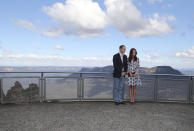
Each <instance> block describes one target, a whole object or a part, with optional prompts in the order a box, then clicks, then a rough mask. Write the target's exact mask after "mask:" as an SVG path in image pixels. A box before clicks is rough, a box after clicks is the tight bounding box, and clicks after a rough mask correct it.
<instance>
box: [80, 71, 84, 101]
mask: <svg viewBox="0 0 194 131" xmlns="http://www.w3.org/2000/svg"><path fill="white" fill-rule="evenodd" d="M83 84H84V83H83V74H82V73H80V101H83V94H84V87H83Z"/></svg>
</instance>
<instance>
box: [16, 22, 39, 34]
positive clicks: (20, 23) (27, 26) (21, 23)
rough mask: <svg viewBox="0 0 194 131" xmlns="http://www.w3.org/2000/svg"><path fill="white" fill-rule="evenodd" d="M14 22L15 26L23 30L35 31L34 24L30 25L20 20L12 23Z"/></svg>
mask: <svg viewBox="0 0 194 131" xmlns="http://www.w3.org/2000/svg"><path fill="white" fill-rule="evenodd" d="M14 22H15V24H16V25H18V26H21V27H23V28H25V29H29V30H34V31H37V28H36V26H35V25H34V24H32V23H31V22H30V21H27V20H22V19H20V20H16V21H14Z"/></svg>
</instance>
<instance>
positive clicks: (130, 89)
mask: <svg viewBox="0 0 194 131" xmlns="http://www.w3.org/2000/svg"><path fill="white" fill-rule="evenodd" d="M129 95H130V102H132V100H133V97H132V86H129Z"/></svg>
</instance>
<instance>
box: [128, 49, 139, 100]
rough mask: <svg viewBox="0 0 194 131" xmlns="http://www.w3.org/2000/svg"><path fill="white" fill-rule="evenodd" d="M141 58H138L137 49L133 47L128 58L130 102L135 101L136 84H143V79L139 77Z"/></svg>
mask: <svg viewBox="0 0 194 131" xmlns="http://www.w3.org/2000/svg"><path fill="white" fill-rule="evenodd" d="M139 66H140V65H139V58H137V50H136V49H135V48H132V49H131V50H130V53H129V58H128V76H129V77H128V86H129V95H130V102H132V103H133V102H134V101H135V100H134V99H135V93H136V86H139V85H141V80H140V78H139Z"/></svg>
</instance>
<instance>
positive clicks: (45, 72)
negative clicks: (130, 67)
mask: <svg viewBox="0 0 194 131" xmlns="http://www.w3.org/2000/svg"><path fill="white" fill-rule="evenodd" d="M1 73H39V74H40V73H44V74H47V73H65V74H109V75H110V74H113V73H112V72H64V71H61V72H59V71H43V72H42V71H35V72H32V71H13V72H11V71H7V72H4V71H3V72H0V74H1ZM140 75H148V76H186V77H194V76H193V75H176V74H140Z"/></svg>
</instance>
